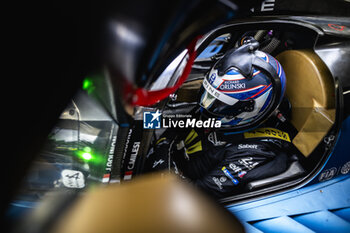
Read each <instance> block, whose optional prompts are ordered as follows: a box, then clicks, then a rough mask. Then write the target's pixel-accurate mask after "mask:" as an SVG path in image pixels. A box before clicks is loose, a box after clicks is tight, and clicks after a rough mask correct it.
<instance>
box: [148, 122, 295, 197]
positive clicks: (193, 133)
mask: <svg viewBox="0 0 350 233" xmlns="http://www.w3.org/2000/svg"><path fill="white" fill-rule="evenodd" d="M271 122H274V123H273V125H274V126H279V127H277V128H282V130H281V129H277V128H276V127H268V126H269V125H271ZM276 122H277V121H270V122H268V123H267V124H265V125H264V126H263V127H261V128H258V129H255V130H253V131H249V132H245V133H241V134H230V132H226V133H225V132H221V131H215V130H210V129H182V130H179V129H172V130H170V129H168V130H167V131H165V133H163V135H162V136H161V137H160V138H159V139H158V141H157V142H156V145H155V146H154V148H153V149H152V151H150V153H149V156H148V159H147V161H146V169H148V170H152V171H154V170H162V169H169V168H174V169H175V171H176V172H179V173H180V174H181V175H183V176H184V177H186V178H189V179H190V180H191V181H192V182H193V183H194V184H196V185H197V186H198V187H200V188H202V189H204V190H205V191H206V192H208V193H209V194H211V195H213V196H215V197H226V196H229V195H232V194H234V193H239V192H242V191H243V190H244V189H245V185H246V184H247V183H248V182H250V181H253V180H258V179H264V178H267V177H271V176H274V175H278V174H280V173H282V172H284V171H285V170H286V168H287V166H288V163H289V162H290V161H291V158H296V157H295V156H292V155H293V154H295V153H296V150H295V149H294V147H293V146H292V144H291V139H292V136H293V133H292V134H291V133H287V132H285V129H286V127H283V124H282V125H281V124H276ZM287 128H289V127H287Z"/></svg>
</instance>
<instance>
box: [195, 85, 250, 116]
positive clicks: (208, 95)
mask: <svg viewBox="0 0 350 233" xmlns="http://www.w3.org/2000/svg"><path fill="white" fill-rule="evenodd" d="M203 87H204V89H203V93H202V95H201V99H200V103H199V104H200V106H201V107H203V108H205V109H206V110H207V111H208V112H209V113H211V114H213V115H215V116H218V117H230V118H232V117H235V116H237V115H239V114H241V113H242V112H250V111H252V110H253V109H254V104H255V101H254V100H252V99H248V100H243V101H242V100H237V99H235V98H232V97H230V96H228V95H225V94H224V93H220V92H219V91H217V90H216V89H215V88H214V87H212V86H211V85H210V84H209V82H208V81H207V80H206V79H204V81H203Z"/></svg>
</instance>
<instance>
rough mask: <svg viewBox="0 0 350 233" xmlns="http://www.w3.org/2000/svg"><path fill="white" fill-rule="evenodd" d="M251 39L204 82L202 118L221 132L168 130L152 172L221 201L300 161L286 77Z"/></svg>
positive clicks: (198, 112) (152, 159)
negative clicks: (166, 173) (170, 174)
mask: <svg viewBox="0 0 350 233" xmlns="http://www.w3.org/2000/svg"><path fill="white" fill-rule="evenodd" d="M258 46H259V43H258V42H256V41H255V40H254V39H249V40H247V41H245V42H244V44H243V45H242V46H240V47H238V48H234V49H231V50H229V51H228V52H227V53H226V54H225V55H224V56H223V57H222V58H221V59H220V60H219V61H217V62H216V63H215V65H214V66H213V67H212V69H211V70H210V72H209V73H208V75H206V77H205V79H204V80H203V84H202V88H201V91H200V95H199V96H200V99H199V105H198V107H196V108H195V109H194V110H193V111H192V112H191V114H192V115H193V116H194V117H195V118H196V119H202V120H204V119H209V118H215V119H216V120H218V121H221V127H220V128H219V129H204V128H187V129H167V130H166V131H165V132H164V133H163V134H162V136H161V137H160V138H159V139H158V140H157V142H156V143H155V146H154V147H153V148H152V149H151V151H150V153H149V156H148V158H147V161H146V170H149V171H154V170H163V169H164V170H167V169H168V170H169V169H171V168H173V169H174V170H175V172H177V173H179V174H181V175H182V176H183V177H186V178H188V179H190V180H191V182H193V183H194V184H195V185H197V186H198V187H200V188H201V189H203V190H205V191H206V192H208V193H209V194H211V195H213V196H215V197H219V198H222V197H226V196H229V195H232V194H235V193H240V192H243V191H244V190H245V185H246V184H247V183H248V182H250V181H252V180H257V179H264V178H267V177H271V176H274V175H278V174H280V173H282V172H283V171H285V170H286V168H287V166H288V163H290V162H291V161H293V160H296V159H297V156H296V155H295V154H297V151H296V149H295V148H294V147H293V145H292V144H291V139H292V138H293V136H294V135H295V132H294V129H293V127H292V126H291V125H290V124H289V123H288V120H287V119H288V114H289V112H290V104H289V102H288V100H287V99H286V98H285V97H284V91H285V85H286V78H285V74H284V71H283V69H282V66H281V65H280V64H279V62H278V61H277V60H276V59H275V58H274V57H272V56H271V55H269V54H267V53H264V52H262V51H259V50H257V48H258Z"/></svg>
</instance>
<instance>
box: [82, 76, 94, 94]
mask: <svg viewBox="0 0 350 233" xmlns="http://www.w3.org/2000/svg"><path fill="white" fill-rule="evenodd" d="M94 89H95V87H94V83H93V82H92V80H91V79H90V78H88V77H87V78H85V79H84V81H83V90H85V91H87V92H88V93H89V94H90V93H91V92H92V91H93V90H94Z"/></svg>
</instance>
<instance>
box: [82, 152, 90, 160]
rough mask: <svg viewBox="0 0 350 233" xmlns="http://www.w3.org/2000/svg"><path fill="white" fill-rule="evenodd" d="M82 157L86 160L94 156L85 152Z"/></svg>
mask: <svg viewBox="0 0 350 233" xmlns="http://www.w3.org/2000/svg"><path fill="white" fill-rule="evenodd" d="M82 157H83V159H85V160H90V159H92V156H91V154H90V153H84V154H82Z"/></svg>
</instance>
